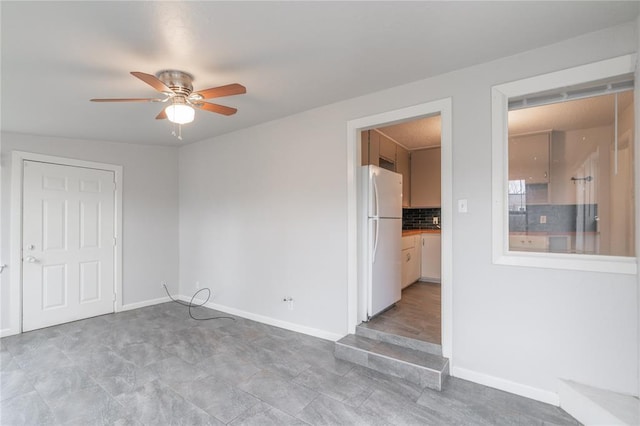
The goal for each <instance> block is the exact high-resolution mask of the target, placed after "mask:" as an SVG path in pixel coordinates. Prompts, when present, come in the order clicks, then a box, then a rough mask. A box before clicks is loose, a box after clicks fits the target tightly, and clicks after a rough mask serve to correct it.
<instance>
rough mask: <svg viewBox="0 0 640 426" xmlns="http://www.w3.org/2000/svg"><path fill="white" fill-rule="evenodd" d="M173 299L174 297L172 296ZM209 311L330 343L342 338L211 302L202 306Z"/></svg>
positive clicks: (189, 298)
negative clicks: (213, 310) (212, 310)
mask: <svg viewBox="0 0 640 426" xmlns="http://www.w3.org/2000/svg"><path fill="white" fill-rule="evenodd" d="M174 297H175V296H174ZM176 298H177V299H178V300H181V301H183V302H187V303H189V302H193V303H194V304H196V305H201V304H202V303H203V302H204V300H203V299H192V298H191V297H187V296H182V295H180V296H177V297H176ZM202 306H204V307H206V308H209V309H215V310H216V311H220V312H224V313H226V314H231V315H236V316H239V317H242V318H246V319H249V320H252V321H257V322H261V323H263V324H267V325H272V326H274V327H279V328H284V329H285V330H291V331H295V332H297V333H302V334H307V335H309V336H313V337H318V338H320V339H325V340H330V341H332V342H335V341H338V340H340V339H341V338H342V337H343V336H342V335H341V334H336V333H331V332H329V331H325V330H320V329H318V328H312V327H305V326H304V325H300V324H296V323H293V322H288V321H282V320H279V319H275V318H271V317H266V316H264V315H258V314H254V313H253V312H247V311H243V310H241V309H236V308H231V307H229V306H224V305H219V304H217V303H213V302H207V303H205V304H204V305H202Z"/></svg>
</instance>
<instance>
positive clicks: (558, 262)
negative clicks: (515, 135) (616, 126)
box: [491, 54, 640, 275]
mask: <svg viewBox="0 0 640 426" xmlns="http://www.w3.org/2000/svg"><path fill="white" fill-rule="evenodd" d="M635 69H636V55H635V54H630V55H624V56H619V57H616V58H612V59H607V60H604V61H599V62H594V63H590V64H587V65H581V66H577V67H573V68H569V69H565V70H562V71H556V72H552V73H548V74H543V75H539V76H535V77H530V78H525V79H522V80H517V81H513V82H509V83H505V84H499V85H496V86H493V87H492V88H491V108H492V111H491V112H492V114H491V118H492V140H491V148H492V171H491V172H492V246H493V247H492V252H493V263H494V264H497V265H511V266H527V267H538V268H551V269H566V270H578V271H592V272H608V273H619V274H634V275H635V274H636V273H637V262H636V257H626V256H608V255H589V254H573V253H547V252H523V251H512V250H509V211H508V206H509V204H508V197H509V195H508V185H509V168H508V167H509V157H508V151H507V150H508V137H509V132H508V106H509V99H510V98H516V97H521V96H526V95H530V94H535V93H540V92H547V91H550V90H559V89H562V88H564V87H571V86H576V85H579V84H584V83H589V82H594V81H598V80H605V79H608V78H614V77H617V76H623V75H627V74H633V73H634V72H635ZM634 102H635V103H636V108H637V105H638V101H637V100H634ZM635 116H636V117H637V116H638V112H637V111H636V112H635ZM636 119H637V118H636ZM636 124H637V123H636ZM636 128H637V127H636ZM636 140H637V135H634V144H636V142H635V141H636ZM635 146H636V149H637V144H636V145H635ZM636 170H640V168H636ZM637 182H638V178H637V176H636V177H634V185H636V186H637ZM636 191H637V188H636ZM636 208H637V202H636ZM636 211H637V210H636ZM636 217H637V215H636ZM639 225H640V224H638V223H636V227H638V226H639ZM636 253H638V247H636Z"/></svg>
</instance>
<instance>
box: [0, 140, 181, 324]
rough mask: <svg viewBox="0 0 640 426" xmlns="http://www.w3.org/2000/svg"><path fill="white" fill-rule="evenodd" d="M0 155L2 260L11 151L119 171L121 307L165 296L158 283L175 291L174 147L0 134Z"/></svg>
mask: <svg viewBox="0 0 640 426" xmlns="http://www.w3.org/2000/svg"><path fill="white" fill-rule="evenodd" d="M1 137H2V151H1V153H0V162H1V165H2V212H1V213H2V216H1V220H2V225H1V226H2V228H1V230H2V253H3V257H4V258H3V259H2V261H3V262H5V263H10V267H12V268H13V267H20V261H19V259H17V260H16V259H9V255H10V248H9V230H10V223H9V219H10V209H11V198H10V193H11V151H14V150H16V151H26V152H33V153H40V154H47V155H54V156H58V157H66V158H74V159H80V160H88V161H96V162H101V163H110V164H116V165H121V166H123V202H122V204H123V223H122V226H123V258H124V259H123V265H122V271H123V304H124V305H125V306H126V305H130V304H135V303H138V302H145V301H149V300H153V299H157V298H159V297H163V296H165V293H164V290H162V289H161V288H160V281H162V280H166V281H167V282H168V283H170V284H172V287H173V291H177V289H178V286H177V282H178V161H177V156H178V154H177V148H174V147H154V146H146V145H131V144H122V143H112V142H98V141H87V140H73V139H61V138H54V137H40V136H29V135H19V134H12V133H5V132H3V133H2V134H1ZM5 272H7V273H3V274H2V275H1V276H0V277H1V278H2V293H1V294H2V306H1V309H2V314H1V317H0V329H5V328H8V327H9V319H10V316H11V313H12V310H11V309H12V307H10V306H9V287H10V274H9V273H8V271H5Z"/></svg>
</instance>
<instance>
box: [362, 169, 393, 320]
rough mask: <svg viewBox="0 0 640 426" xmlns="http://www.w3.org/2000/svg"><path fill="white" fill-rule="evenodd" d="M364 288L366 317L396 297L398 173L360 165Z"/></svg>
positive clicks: (386, 306) (385, 307) (369, 316)
mask: <svg viewBox="0 0 640 426" xmlns="http://www.w3.org/2000/svg"><path fill="white" fill-rule="evenodd" d="M362 183H363V188H362V191H361V192H362V195H363V211H364V215H365V217H364V218H363V219H364V220H363V222H365V226H364V228H366V229H363V232H362V234H363V237H364V241H363V249H364V250H363V251H364V288H365V292H366V294H367V297H366V299H367V313H366V317H367V319H369V318H371V317H373V316H374V315H376V314H378V313H380V312H382V311H384V310H386V309H387V308H389V307H390V306H392V305H393V304H395V303H396V302H398V301H399V300H400V295H401V279H402V277H401V275H402V262H401V253H402V175H401V174H398V173H394V172H391V171H389V170H386V169H382V168H380V167H378V166H374V165H368V166H362Z"/></svg>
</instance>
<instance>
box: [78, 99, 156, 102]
mask: <svg viewBox="0 0 640 426" xmlns="http://www.w3.org/2000/svg"><path fill="white" fill-rule="evenodd" d="M91 102H162V99H153V98H120V99H119V98H108V99H91Z"/></svg>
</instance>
